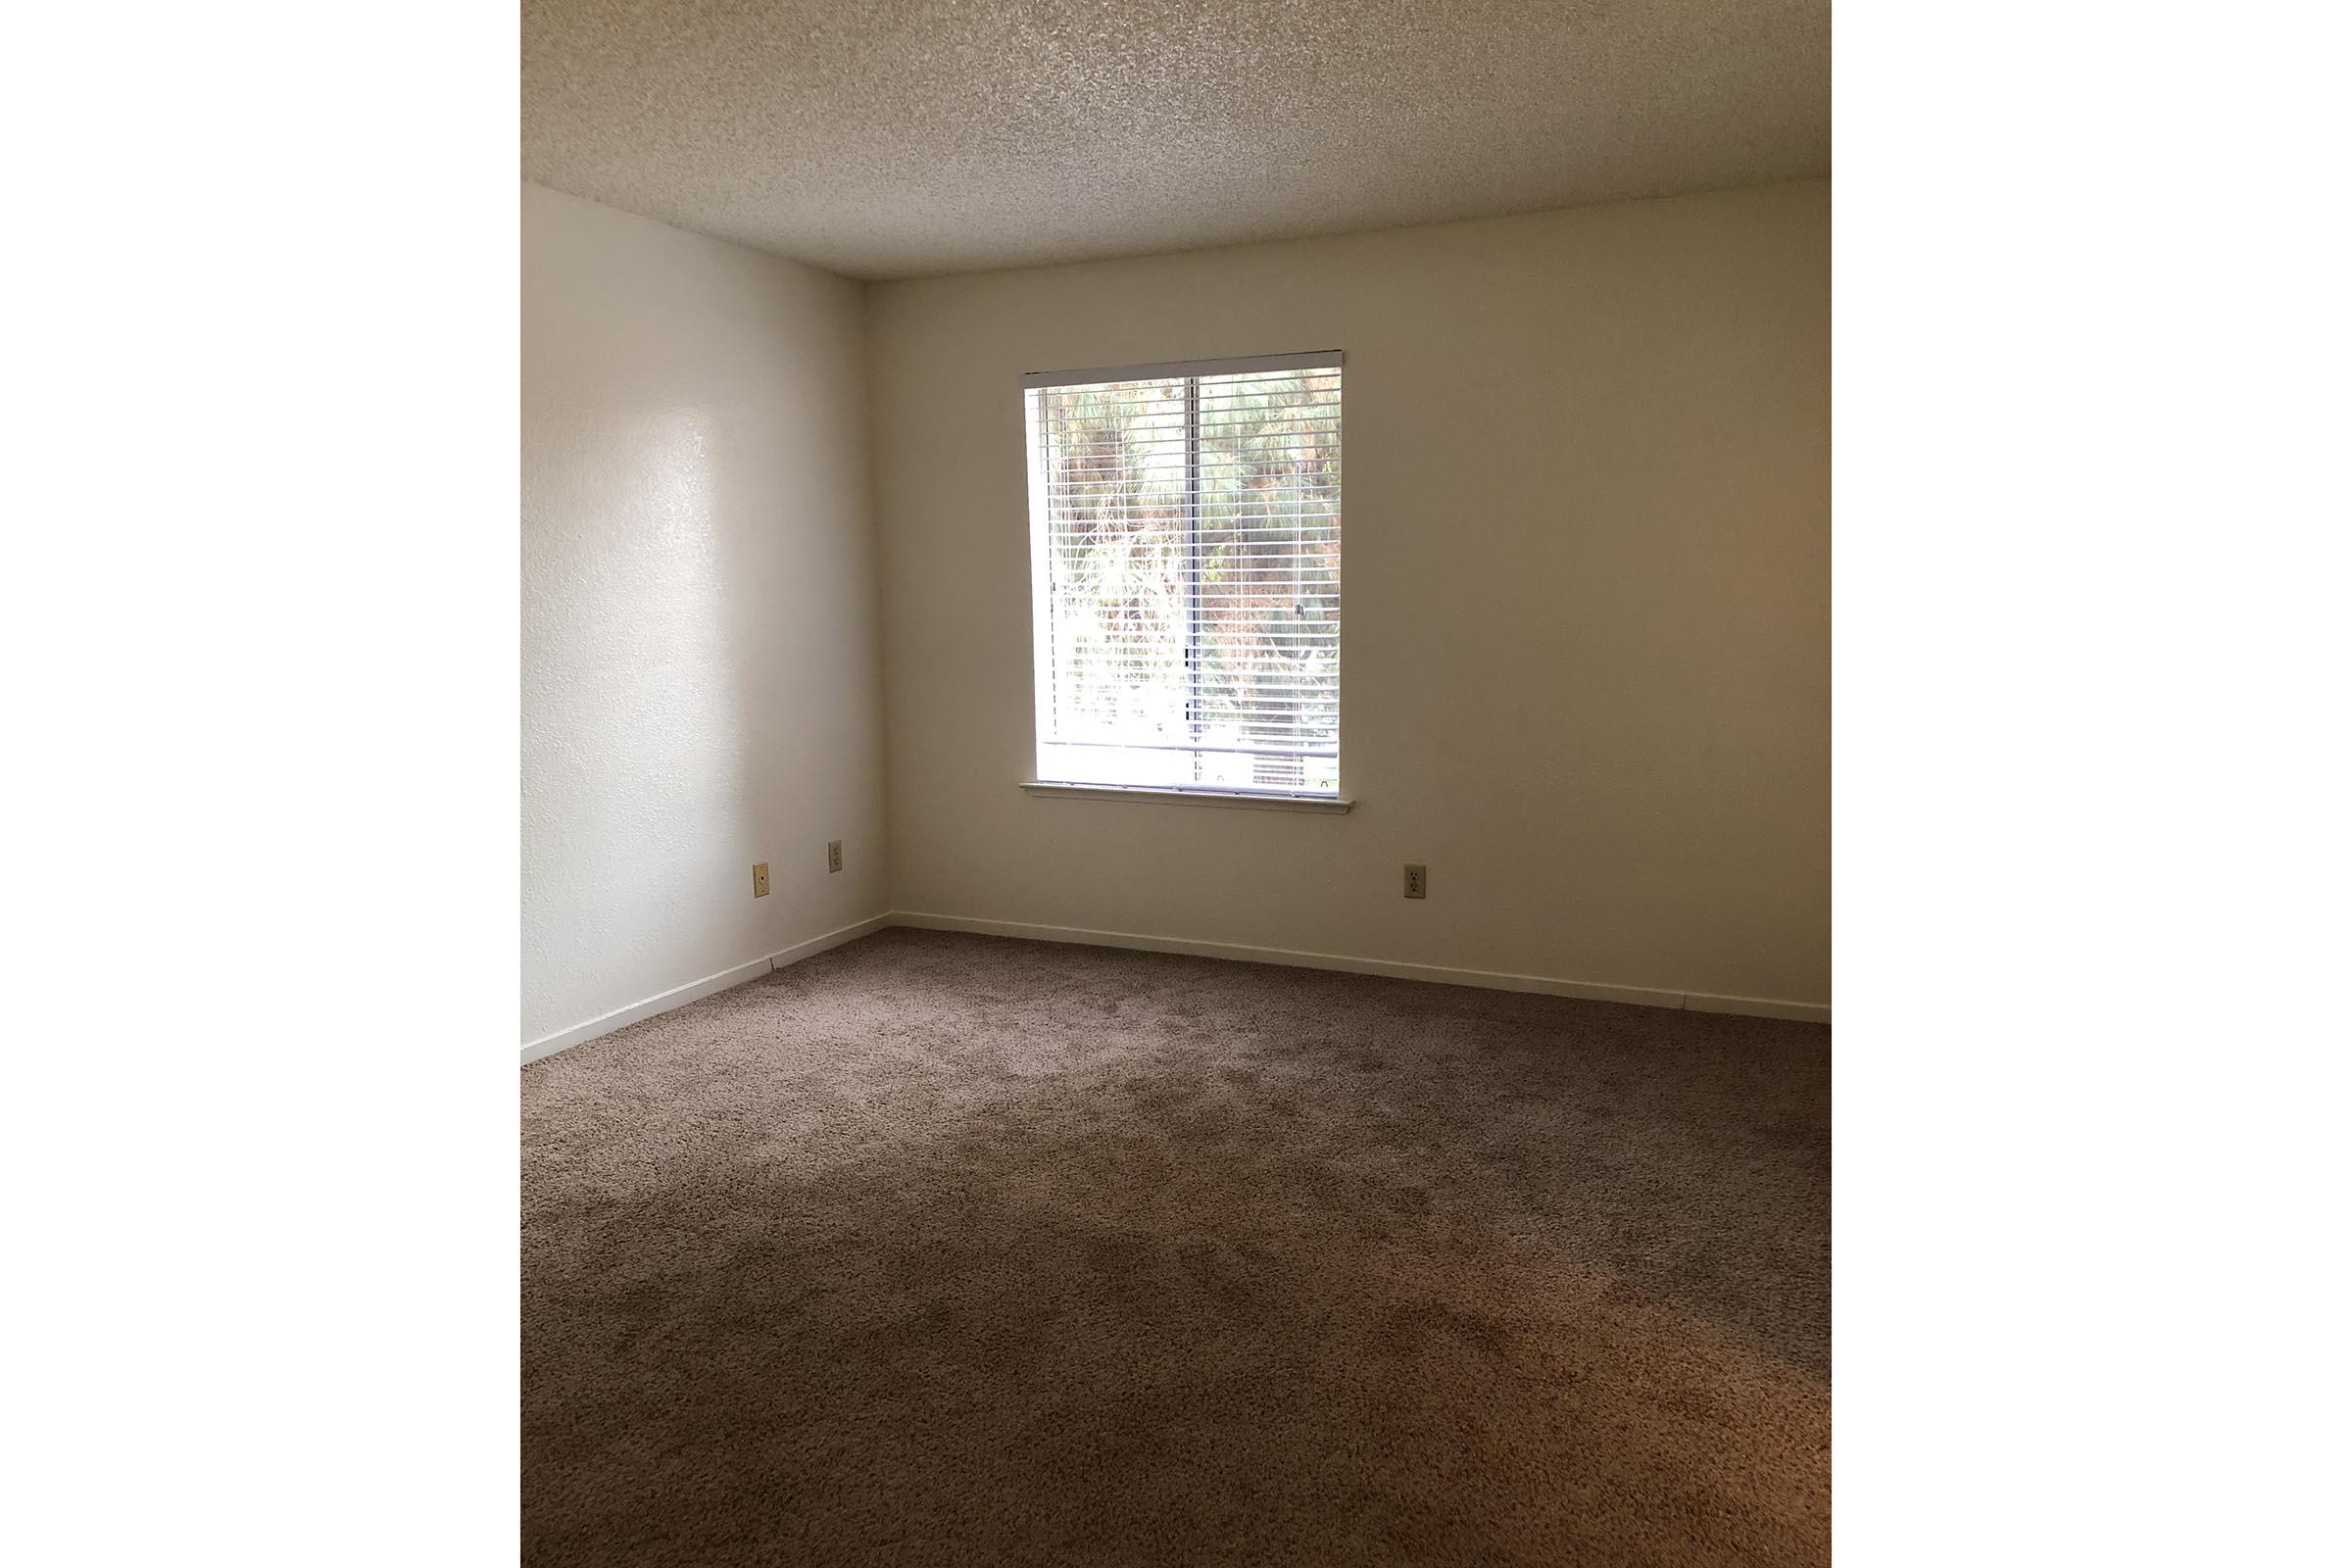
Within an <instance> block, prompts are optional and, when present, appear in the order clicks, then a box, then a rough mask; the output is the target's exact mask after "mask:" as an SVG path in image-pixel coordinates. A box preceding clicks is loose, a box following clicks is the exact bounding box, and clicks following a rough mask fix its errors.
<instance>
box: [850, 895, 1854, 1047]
mask: <svg viewBox="0 0 2352 1568" xmlns="http://www.w3.org/2000/svg"><path fill="white" fill-rule="evenodd" d="M890 923H891V924H892V925H905V926H913V927H915V928H917V929H919V930H924V931H971V932H976V933H979V934H980V935H983V936H992V937H1019V938H1021V939H1022V940H1024V941H1029V942H1077V943H1083V944H1085V945H1087V946H1089V947H1098V948H1135V949H1139V950H1141V951H1143V952H1146V953H1186V954H1191V955H1192V956H1195V957H1200V958H1235V959H1240V960H1242V961H1244V962H1247V963H1283V964H1289V965H1292V966H1293V967H1295V968H1300V969H1338V970H1342V971H1345V972H1346V973H1348V974H1377V975H1386V976H1388V977H1389V978H1390V979H1392V980H1430V981H1435V982H1436V983H1438V984H1439V985H1448V986H1478V987H1481V988H1483V989H1485V990H1489V991H1529V992H1535V993H1537V994H1539V995H1542V996H1547V997H1578V998H1582V999H1583V1000H1585V1001H1587V1002H1626V1003H1631V1004H1633V1005H1636V1006H1642V1007H1677V1008H1688V1009H1690V1010H1691V1011H1692V1012H1730V1013H1738V1014H1740V1015H1742V1016H1745V1017H1751V1018H1793V1019H1796V1020H1799V1021H1801V1022H1805V1023H1828V1022H1829V1021H1830V1009H1829V1005H1828V1004H1826V1003H1817V1002H1776V1001H1773V1000H1771V999H1770V998H1764V997H1723V996H1716V995H1714V994H1712V993H1709V992H1704V991H1660V990H1657V989H1655V988H1653V987H1649V986H1609V985H1599V984H1596V983H1594V982H1592V981H1589V980H1559V979H1554V978H1552V977H1551V976H1548V975H1539V974H1502V973H1498V972H1496V971H1495V970H1491V969H1448V968H1445V967H1443V966H1441V965H1438V964H1433V963H1399V962H1397V961H1395V960H1393V959H1389V958H1351V957H1347V956H1343V955H1340V954H1336V953H1299V952H1294V951H1293V950H1291V949H1289V948H1252V947H1246V946H1244V945H1242V944H1240V943H1235V942H1190V941H1185V940H1183V939H1180V938H1176V937H1148V936H1139V935H1137V934H1135V933H1134V932H1131V931H1090V930H1087V929H1085V928H1083V927H1080V926H1066V925H1030V924H1028V923H1026V922H1024V921H1019V920H975V919H971V918H969V917H967V916H964V915H959V914H927V913H922V912H919V911H916V910H911V909H894V910H892V911H891V913H890Z"/></svg>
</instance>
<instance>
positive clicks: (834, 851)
mask: <svg viewBox="0 0 2352 1568" xmlns="http://www.w3.org/2000/svg"><path fill="white" fill-rule="evenodd" d="M825 869H826V870H828V871H838V870H840V869H841V840H839V839H835V840H833V842H831V843H830V844H827V845H826V846H825Z"/></svg>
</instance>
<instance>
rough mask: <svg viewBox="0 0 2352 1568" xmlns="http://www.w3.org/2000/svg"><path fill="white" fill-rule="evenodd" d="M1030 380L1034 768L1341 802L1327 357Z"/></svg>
mask: <svg viewBox="0 0 2352 1568" xmlns="http://www.w3.org/2000/svg"><path fill="white" fill-rule="evenodd" d="M1138 369H1140V370H1142V371H1145V372H1147V373H1143V374H1136V373H1133V372H1132V371H1122V372H1118V374H1119V375H1120V378H1119V379H1103V380H1072V379H1070V378H1069V376H1068V375H1066V374H1063V375H1050V376H1039V377H1033V378H1031V379H1032V385H1031V386H1030V388H1029V391H1028V394H1027V395H1028V398H1029V400H1030V417H1031V422H1032V427H1033V430H1034V438H1035V451H1034V452H1033V454H1032V468H1033V471H1032V477H1031V483H1032V486H1033V495H1032V499H1033V503H1036V504H1034V505H1033V507H1032V516H1033V519H1034V525H1035V526H1036V527H1037V528H1038V530H1039V531H1040V533H1041V535H1042V538H1041V539H1040V541H1039V542H1038V543H1039V549H1038V552H1037V553H1038V559H1039V562H1040V569H1041V571H1042V572H1043V573H1044V576H1045V579H1046V580H1045V583H1044V591H1043V592H1042V593H1041V594H1040V595H1039V608H1038V615H1039V624H1038V626H1037V657H1038V666H1039V667H1038V704H1039V714H1038V719H1039V722H1038V737H1039V747H1038V750H1039V757H1038V769H1039V776H1040V777H1041V778H1047V779H1055V780H1060V781H1064V782H1070V783H1109V784H1146V785H1161V786H1167V785H1175V786H1179V787H1184V786H1196V785H1197V786H1200V787H1202V788H1209V789H1228V790H1230V789H1240V790H1259V791H1269V792H1276V793H1284V794H1304V795H1337V794H1338V792H1339V744H1340V735H1339V726H1340V373H1341V372H1340V365H1339V356H1338V355H1337V354H1328V355H1285V356H1281V357H1279V358H1275V359H1270V360H1267V361H1262V362H1251V361H1217V362H1209V363H1207V364H1204V365H1202V366H1201V367H1200V368H1187V367H1183V366H1154V367H1142V368H1138Z"/></svg>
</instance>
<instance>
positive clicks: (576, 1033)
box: [522, 914, 891, 1067]
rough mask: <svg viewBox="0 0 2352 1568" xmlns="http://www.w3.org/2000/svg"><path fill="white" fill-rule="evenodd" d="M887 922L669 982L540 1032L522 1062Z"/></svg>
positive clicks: (877, 919) (877, 918)
mask: <svg viewBox="0 0 2352 1568" xmlns="http://www.w3.org/2000/svg"><path fill="white" fill-rule="evenodd" d="M890 923H891V917H890V916H889V915H887V914H877V915H874V916H873V917H872V918H870V919H865V920H860V921H858V923H857V924H856V925H845V926H843V927H842V928H841V929H840V930H838V931H828V932H826V933H825V934H824V935H823V936H821V937H810V938H809V940H808V941H806V942H796V943H794V944H793V945H792V946H791V947H789V948H786V949H784V950H783V951H782V952H781V953H771V954H769V955H768V956H766V957H764V958H754V959H753V960H752V961H751V962H749V963H739V964H737V965H736V966H735V967H734V968H732V969H721V970H720V971H719V972H718V973H716V974H707V975H705V976H703V977H702V978H701V979H700V980H690V981H688V982H687V983H686V984H684V985H682V986H675V987H672V988H671V989H670V990H667V991H664V992H662V994H661V995H660V996H658V997H648V998H646V999H645V1000H644V1001H643V1002H632V1003H630V1004H629V1005H627V1006H625V1007H615V1008H613V1010H612V1011H611V1012H608V1013H604V1014H602V1015H600V1016H598V1017H594V1018H591V1019H589V1020H588V1021H587V1022H586V1023H581V1024H574V1025H572V1026H571V1027H570V1028H569V1029H560V1030H558V1031H556V1033H554V1034H552V1035H541V1036H540V1037H539V1038H538V1039H536V1040H534V1041H532V1042H531V1043H530V1044H529V1045H526V1046H524V1047H523V1048H522V1062H523V1065H524V1066H526V1067H527V1066H529V1065H530V1064H531V1063H532V1062H534V1061H537V1060H538V1059H539V1058H540V1057H542V1056H552V1055H554V1054H556V1053H557V1052H559V1051H568V1050H570V1049H571V1048H572V1047H573V1046H577V1045H581V1044H584V1043H585V1042H587V1041H590V1040H594V1039H597V1038H598V1037H599V1036H602V1035H609V1034H611V1033H612V1032H613V1030H615V1029H626V1028H627V1027H628V1026H629V1025H630V1024H633V1023H641V1022H643V1021H644V1020H645V1019H647V1018H651V1017H653V1016H654V1015H655V1014H657V1013H663V1012H667V1011H669V1010H670V1009H671V1008H673V1007H683V1006H684V1005H686V1004H688V1003H690V1002H700V1001H702V1000H703V998H705V997H710V996H715V995H717V994H718V993H719V992H721V991H726V990H730V989H732V988H733V987H736V986H739V985H742V984H743V983H744V982H745V981H747V980H757V979H759V978H760V976H761V975H763V974H773V973H775V971H777V970H778V969H781V968H784V967H785V966H787V965H788V964H795V963H798V962H800V961H801V960H802V959H803V958H813V957H815V956H817V955H818V954H820V953H823V952H826V951H827V950H829V949H832V948H838V947H840V946H841V945H842V944H843V943H845V942H855V941H857V940H858V938H859V937H862V936H868V935H871V934H872V933H873V932H876V931H879V930H881V929H882V928H883V927H884V926H886V925H888V924H890Z"/></svg>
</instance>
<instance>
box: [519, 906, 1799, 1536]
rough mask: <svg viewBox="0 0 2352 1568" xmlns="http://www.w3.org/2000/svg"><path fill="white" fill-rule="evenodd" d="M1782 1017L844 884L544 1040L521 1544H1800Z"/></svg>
mask: <svg viewBox="0 0 2352 1568" xmlns="http://www.w3.org/2000/svg"><path fill="white" fill-rule="evenodd" d="M1828 1041H1829V1034H1828V1030H1827V1029H1826V1028H1823V1027H1821V1026H1817V1025H1809V1024H1796V1023H1781V1022H1771V1021H1766V1020H1760V1019H1750V1018H1735V1017H1728V1016H1719V1015H1710V1014H1700V1013H1689V1012H1674V1011H1667V1010H1661V1009H1654V1008H1644V1007H1632V1006H1618V1005H1607V1004H1600V1003H1587V1002H1572V1001H1565V1000H1560V999H1554V998H1543V997H1530V996H1517V995H1511V994H1506V993H1497V992H1486V991H1473V990H1466V989H1461V988H1457V987H1447V986H1435V985H1424V984H1417V983H1412V982H1406V981H1396V980H1383V979H1374V978H1369V977H1364V976H1356V975H1341V974H1330V973H1322V972H1316V971H1310V970H1298V969H1282V968H1272V967H1267V966H1262V965H1254V964H1238V963H1227V962H1220V961H1216V960H1211V959H1203V958H1189V957H1177V956H1163V955H1156V954H1141V953H1128V952H1120V951H1115V950H1108V949H1096V948H1076V947H1062V946H1054V945H1047V944H1037V943H1025V942H1013V941H1005V940H1001V939H996V938H988V937H975V936H962V935H951V934H946V933H936V932H917V931H907V930H891V931H885V932H883V933H880V934H879V935H876V936H873V937H870V938H868V939H866V940H864V941H862V942H859V943H858V944H856V945H854V946H851V947H848V948H844V949H841V950H839V951H837V952H834V953H831V954H828V955H825V956H822V957H818V958H815V959H811V960H809V961H808V962H806V963H803V964H800V965H798V966H796V967H794V968H791V969H788V970H784V971H782V972H780V973H778V974H776V975H774V976H772V977H770V978H768V979H766V980H764V981H760V982H759V983H756V984H753V985H749V986H745V987H742V988H740V989H737V990H734V991H730V992H727V993H724V994H723V995H720V996H717V997H714V998H711V999H710V1000H709V1001H706V1002H703V1003H700V1004H698V1005H694V1006H692V1007H688V1008H685V1009H682V1010H680V1011H678V1012H674V1013H670V1014H666V1015H664V1016H662V1017H660V1018H656V1019H652V1020H650V1021H648V1022H645V1023H642V1024H639V1025H637V1026H635V1027H633V1028H631V1029H627V1030H624V1031H622V1032H621V1033H619V1034H615V1035H612V1036H609V1037H607V1038H606V1039H603V1040H599V1041H596V1042H593V1043H591V1044H589V1045H585V1046H581V1047H578V1048H576V1049H574V1050H572V1051H570V1052H567V1053H564V1054H561V1055H557V1056H553V1057H550V1058H548V1059H546V1060H544V1061H541V1062H538V1063H536V1064H534V1065H532V1066H530V1067H528V1068H525V1069H524V1070H523V1091H522V1095H523V1194H524V1216H523V1281H522V1285H523V1546H524V1551H523V1555H524V1560H525V1562H526V1563H528V1564H533V1565H547V1568H554V1565H558V1564H562V1565H565V1568H592V1565H603V1564H623V1563H626V1564H631V1565H635V1568H652V1565H658V1564H696V1565H724V1564H748V1563H761V1564H770V1563H772V1564H786V1563H829V1564H830V1563H866V1562H872V1563H893V1564H933V1563H939V1564H946V1563H956V1564H969V1563H983V1562H988V1563H1015V1562H1017V1563H1070V1564H1076V1563H1102V1564H1112V1563H1117V1564H1153V1563H1243V1562H1250V1563H1285V1564H1301V1563H1332V1564H1338V1563H1403V1562H1411V1563H1473V1562H1476V1563H1509V1562H1530V1563H1533V1562H1543V1563H1566V1562H1573V1563H1578V1564H1585V1565H1596V1564H1611V1563H1657V1564H1677V1565H1687V1564H1698V1563H1718V1562H1720V1563H1734V1562H1738V1563H1815V1562H1824V1561H1826V1560H1827V1558H1828V1553H1829V1443H1830V1386H1829V1044H1828Z"/></svg>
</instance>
